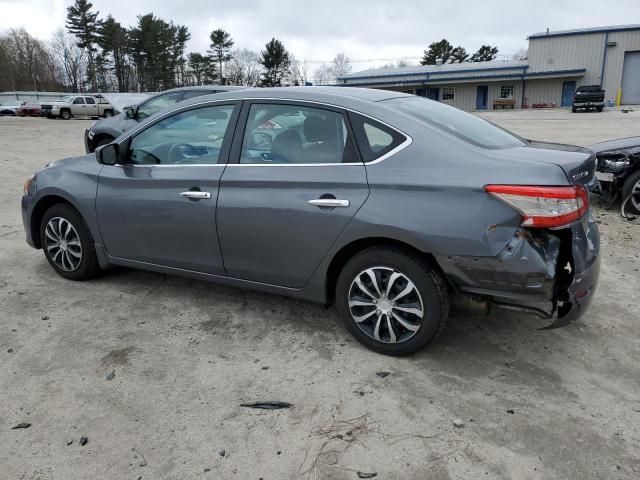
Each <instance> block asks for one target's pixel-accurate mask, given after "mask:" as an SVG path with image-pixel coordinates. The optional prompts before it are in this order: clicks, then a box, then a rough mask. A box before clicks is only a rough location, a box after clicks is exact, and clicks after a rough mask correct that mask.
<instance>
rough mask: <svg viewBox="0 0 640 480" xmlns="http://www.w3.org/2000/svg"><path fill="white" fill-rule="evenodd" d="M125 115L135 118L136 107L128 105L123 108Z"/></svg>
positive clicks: (136, 113)
mask: <svg viewBox="0 0 640 480" xmlns="http://www.w3.org/2000/svg"><path fill="white" fill-rule="evenodd" d="M125 115H126V116H127V118H129V119H131V120H135V119H136V117H137V116H138V109H137V108H136V107H129V108H127V109H126V110H125Z"/></svg>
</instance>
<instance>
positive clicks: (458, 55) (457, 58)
mask: <svg viewBox="0 0 640 480" xmlns="http://www.w3.org/2000/svg"><path fill="white" fill-rule="evenodd" d="M468 58H469V54H468V53H467V50H466V49H465V48H464V47H456V48H454V49H453V51H452V52H451V56H450V57H449V63H462V62H466V61H467V59H468Z"/></svg>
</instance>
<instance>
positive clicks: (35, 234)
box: [31, 194, 82, 248]
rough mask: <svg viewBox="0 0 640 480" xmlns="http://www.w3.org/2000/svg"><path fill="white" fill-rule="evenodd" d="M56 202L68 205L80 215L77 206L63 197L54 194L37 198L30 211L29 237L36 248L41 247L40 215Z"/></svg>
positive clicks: (56, 203)
mask: <svg viewBox="0 0 640 480" xmlns="http://www.w3.org/2000/svg"><path fill="white" fill-rule="evenodd" d="M58 204H65V205H69V206H70V207H71V208H73V209H74V210H75V211H76V212H78V215H80V216H81V217H82V214H81V213H80V211H79V210H78V208H77V207H76V206H75V205H74V204H73V203H72V202H70V201H69V200H67V199H66V198H64V197H61V196H59V195H55V194H51V195H47V196H45V197H42V198H41V199H40V200H38V203H36V204H35V206H34V207H33V211H32V212H31V237H32V240H33V244H34V245H35V247H36V248H42V242H41V241H40V223H41V222H42V217H43V216H44V214H45V212H46V211H47V210H49V209H50V208H51V207H53V206H54V205H58Z"/></svg>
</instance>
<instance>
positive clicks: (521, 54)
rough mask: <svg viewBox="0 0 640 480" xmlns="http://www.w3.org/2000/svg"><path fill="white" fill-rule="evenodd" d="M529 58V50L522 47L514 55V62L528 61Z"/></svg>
mask: <svg viewBox="0 0 640 480" xmlns="http://www.w3.org/2000/svg"><path fill="white" fill-rule="evenodd" d="M528 56H529V50H527V49H526V48H524V47H522V48H520V49H519V50H518V51H517V52H516V53H514V54H513V57H512V58H511V59H512V60H526V59H527V58H528Z"/></svg>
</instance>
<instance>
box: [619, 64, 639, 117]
mask: <svg viewBox="0 0 640 480" xmlns="http://www.w3.org/2000/svg"><path fill="white" fill-rule="evenodd" d="M622 103H623V104H625V105H640V52H625V54H624V69H623V70H622Z"/></svg>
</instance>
